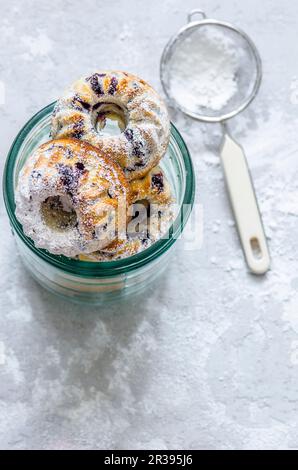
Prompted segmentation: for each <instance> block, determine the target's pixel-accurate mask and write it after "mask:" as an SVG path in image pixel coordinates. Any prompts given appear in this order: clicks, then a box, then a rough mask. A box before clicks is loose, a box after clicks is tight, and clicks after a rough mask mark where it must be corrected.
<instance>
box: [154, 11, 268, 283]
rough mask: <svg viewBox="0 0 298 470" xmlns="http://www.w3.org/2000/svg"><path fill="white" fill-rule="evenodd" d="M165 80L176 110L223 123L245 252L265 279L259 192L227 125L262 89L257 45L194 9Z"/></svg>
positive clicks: (168, 55) (163, 70)
mask: <svg viewBox="0 0 298 470" xmlns="http://www.w3.org/2000/svg"><path fill="white" fill-rule="evenodd" d="M197 16H200V19H199V20H195V19H194V18H195V17H197ZM160 77H161V83H162V85H163V89H164V91H165V93H166V95H167V98H168V99H169V101H170V103H171V104H172V105H173V106H175V107H177V108H179V109H180V110H181V111H182V112H184V113H185V114H187V115H188V116H190V117H192V118H194V119H197V120H200V121H204V122H211V123H212V122H213V123H221V124H222V128H223V131H224V136H223V140H222V145H221V151H220V155H221V161H222V165H223V170H224V174H225V179H226V183H227V188H228V192H229V196H230V200H231V204H232V208H233V211H234V215H235V220H236V223H237V227H238V232H239V235H240V239H241V243H242V247H243V251H244V254H245V257H246V260H247V264H248V266H249V268H250V270H251V271H252V272H253V273H255V274H264V273H265V272H266V271H268V269H269V266H270V258H269V251H268V247H267V241H266V237H265V234H264V228H263V224H262V220H261V216H260V212H259V209H258V204H257V200H256V196H255V191H254V188H253V184H252V180H251V177H250V174H249V170H248V166H247V162H246V158H245V154H244V151H243V149H242V147H241V146H240V145H239V144H237V143H236V142H235V140H233V139H232V137H231V136H230V134H229V133H228V130H227V124H226V122H227V120H228V119H230V118H232V117H234V116H236V115H237V114H238V113H240V112H241V111H243V110H244V109H245V108H246V107H247V106H248V105H249V104H250V103H251V102H252V100H253V99H254V98H255V96H256V94H257V92H258V90H259V88H260V84H261V80H262V65H261V59H260V56H259V53H258V51H257V48H256V46H255V45H254V43H253V42H252V40H251V39H250V38H249V36H247V34H246V33H245V32H243V31H242V30H240V29H239V28H237V27H235V26H233V25H231V24H229V23H225V22H222V21H218V20H214V19H208V18H207V17H206V15H205V13H204V12H202V11H201V10H192V11H191V12H190V13H189V15H188V24H186V25H185V26H184V27H183V28H181V29H180V31H179V32H178V33H177V34H176V35H175V36H174V37H173V38H171V39H170V41H169V42H168V44H167V45H166V47H165V49H164V51H163V54H162V57H161V63H160Z"/></svg>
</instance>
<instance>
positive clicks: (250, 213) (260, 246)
mask: <svg viewBox="0 0 298 470" xmlns="http://www.w3.org/2000/svg"><path fill="white" fill-rule="evenodd" d="M220 155H221V161H222V166H223V170H224V175H225V179H226V184H227V189H228V192H229V196H230V200H231V204H232V208H233V211H234V216H235V221H236V224H237V228H238V232H239V236H240V240H241V243H242V248H243V251H244V254H245V258H246V262H247V265H248V267H249V269H250V270H251V271H252V272H253V273H254V274H265V273H266V272H267V271H268V269H269V268H270V256H269V250H268V246H267V241H266V237H265V233H264V227H263V224H262V220H261V215H260V211H259V208H258V203H257V199H256V195H255V191H254V187H253V183H252V179H251V176H250V173H249V169H248V165H247V161H246V158H245V154H244V151H243V149H242V147H241V146H240V145H238V144H237V143H236V142H235V141H234V140H233V139H232V138H231V136H230V135H229V134H228V133H227V132H225V134H224V137H223V141H222V145H221V151H220Z"/></svg>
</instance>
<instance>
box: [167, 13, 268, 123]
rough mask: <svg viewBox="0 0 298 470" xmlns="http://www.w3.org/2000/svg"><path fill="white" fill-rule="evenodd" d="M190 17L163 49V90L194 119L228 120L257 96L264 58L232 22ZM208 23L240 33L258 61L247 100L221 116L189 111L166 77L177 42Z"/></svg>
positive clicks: (208, 120) (245, 34)
mask: <svg viewBox="0 0 298 470" xmlns="http://www.w3.org/2000/svg"><path fill="white" fill-rule="evenodd" d="M188 18H189V23H188V24H186V25H185V26H183V27H182V28H181V29H180V30H179V31H178V32H177V34H175V35H174V36H172V38H171V39H170V40H169V41H168V43H167V44H166V46H165V48H164V50H163V53H162V56H161V59H160V69H159V73H160V81H161V84H162V87H163V90H164V92H165V94H166V96H167V98H168V100H169V101H170V102H171V103H173V104H174V106H175V107H177V108H179V109H180V110H181V111H182V112H183V113H185V114H187V115H188V116H190V117H192V118H194V119H197V120H198V121H203V122H213V123H215V122H217V123H218V122H224V121H227V120H228V119H231V118H232V117H234V116H236V115H237V114H239V113H241V112H242V111H244V109H246V108H247V106H248V105H249V104H250V103H251V102H252V101H253V100H254V99H255V97H256V95H257V93H258V91H259V89H260V86H261V82H262V60H261V57H260V54H259V52H258V49H257V47H256V45H255V43H254V42H253V41H252V39H251V38H250V37H249V36H248V34H247V33H245V32H244V31H243V30H242V29H240V28H238V27H237V26H234V25H232V24H231V23H228V22H225V21H220V20H215V19H211V18H206V17H205V15H204V16H203V18H204V19H203V20H199V21H192V20H191V14H190V15H189V16H188ZM206 25H209V26H210V25H215V26H220V27H223V28H227V29H229V30H230V31H233V32H235V33H236V34H239V35H240V36H241V37H242V39H244V40H245V41H246V42H247V44H248V45H249V47H250V49H251V51H252V54H253V57H254V60H255V63H256V79H255V83H254V86H253V89H252V91H251V93H250V95H249V96H248V97H247V98H246V100H245V101H243V103H242V104H241V105H239V106H238V107H237V108H235V109H234V110H233V111H230V112H229V113H226V114H222V115H219V116H206V115H204V114H199V113H195V112H193V111H189V110H188V109H187V108H185V107H184V106H183V105H181V104H180V103H178V101H176V99H175V97H174V96H173V95H172V94H171V93H170V90H169V87H168V86H167V84H166V79H165V70H166V61H167V58H168V57H169V56H170V54H171V52H172V50H173V48H174V46H175V45H176V43H177V42H178V41H179V40H180V39H181V38H182V37H183V35H185V33H186V32H188V31H190V30H191V29H196V28H199V27H201V26H206Z"/></svg>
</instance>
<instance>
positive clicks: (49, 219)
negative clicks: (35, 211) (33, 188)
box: [41, 196, 77, 232]
mask: <svg viewBox="0 0 298 470" xmlns="http://www.w3.org/2000/svg"><path fill="white" fill-rule="evenodd" d="M41 214H42V217H43V219H44V221H45V223H46V225H47V226H48V227H50V228H51V229H52V230H55V231H57V232H63V231H65V230H70V229H72V228H74V227H75V226H76V224H77V214H76V212H75V210H74V208H73V206H72V203H71V200H70V197H69V196H51V197H48V198H47V199H45V201H43V202H42V204H41Z"/></svg>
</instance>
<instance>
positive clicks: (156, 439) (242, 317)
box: [0, 0, 298, 449]
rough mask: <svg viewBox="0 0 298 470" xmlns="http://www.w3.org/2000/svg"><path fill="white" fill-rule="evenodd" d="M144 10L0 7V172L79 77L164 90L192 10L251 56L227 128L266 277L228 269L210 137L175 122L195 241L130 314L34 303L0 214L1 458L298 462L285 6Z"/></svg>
mask: <svg viewBox="0 0 298 470" xmlns="http://www.w3.org/2000/svg"><path fill="white" fill-rule="evenodd" d="M144 3H145V2H140V1H136V0H126V1H125V2H124V1H116V0H114V1H113V2H103V1H95V0H84V2H82V1H78V0H72V1H68V0H63V1H58V0H52V1H51V2H46V1H44V0H42V1H35V0H34V1H33V0H25V1H22V2H21V1H16V0H12V1H10V2H5V1H4V0H1V1H0V9H1V19H0V38H1V44H2V47H1V49H0V81H1V84H0V95H1V96H0V98H1V99H0V102H1V104H0V116H1V141H0V149H1V163H0V164H1V169H2V168H3V164H4V159H5V156H6V153H7V151H8V148H9V146H10V144H11V142H12V139H13V138H14V136H15V135H16V133H17V132H18V130H19V129H20V127H21V126H22V125H23V124H24V123H25V122H26V121H27V120H28V118H29V117H30V116H31V115H32V114H33V113H35V112H36V111H37V110H39V109H40V108H41V107H43V106H45V105H46V104H47V103H49V102H50V101H52V100H54V99H55V98H56V97H57V96H59V94H60V93H61V90H63V88H64V87H65V85H67V84H68V83H70V82H71V81H73V80H74V79H76V78H78V77H80V76H81V75H84V74H86V73H89V72H92V71H93V70H94V69H97V68H108V69H111V68H119V69H125V70H128V71H131V72H134V73H136V74H139V75H140V76H141V77H143V78H144V79H147V80H148V81H149V82H150V83H152V84H153V85H154V86H155V87H156V88H157V89H159V90H160V91H161V89H160V83H159V77H158V64H159V57H160V54H161V52H162V48H163V46H164V45H165V43H166V41H167V40H168V38H169V36H170V35H172V34H173V33H174V32H175V31H176V30H177V29H178V28H179V27H180V26H182V25H183V23H184V21H185V14H186V12H187V10H189V9H191V8H193V7H198V6H199V7H201V8H204V9H205V10H206V11H207V12H208V14H209V15H210V16H215V17H216V18H219V19H223V20H228V21H231V22H234V23H236V24H237V25H239V26H241V27H242V28H243V29H244V30H246V31H247V32H248V33H249V34H250V35H251V36H252V37H253V39H254V40H255V42H256V44H257V45H258V47H259V50H260V53H261V55H262V58H263V62H264V81H263V86H262V89H261V92H260V95H259V97H258V99H257V100H256V102H255V103H254V104H253V105H252V107H251V108H250V109H249V110H248V111H247V112H245V113H244V114H243V116H241V117H239V118H237V119H235V121H234V122H233V123H232V128H233V132H234V135H235V136H236V137H237V138H238V139H239V141H241V143H242V144H243V146H244V147H245V149H246V152H247V156H248V159H249V162H250V166H251V169H252V172H253V176H254V181H255V185H256V189H257V193H258V197H259V203H260V207H261V210H262V212H263V215H264V221H265V225H266V230H267V233H268V236H269V238H270V248H271V254H272V270H271V272H270V273H269V274H268V275H267V276H266V277H264V278H255V277H253V276H251V275H250V274H249V273H248V272H247V270H246V266H245V264H244V262H243V258H242V253H241V249H240V245H239V242H238V238H237V235H236V233H235V228H234V227H233V224H232V221H231V212H230V208H229V204H228V202H227V198H226V195H225V190H224V183H223V179H222V172H221V168H220V166H219V161H218V157H217V150H218V143H219V138H220V129H219V128H217V127H216V126H215V127H214V126H205V125H201V124H199V123H196V122H193V121H191V120H189V119H187V118H184V117H182V116H181V115H180V114H179V113H176V114H175V113H172V118H173V121H174V122H175V123H176V124H177V126H178V127H179V129H180V131H181V132H182V134H183V136H184V137H185V140H186V142H187V144H188V146H189V149H190V151H191V153H192V156H193V160H194V163H195V168H196V175H197V188H198V189H197V201H198V202H200V203H201V204H202V205H203V208H204V240H203V245H202V248H201V249H200V250H197V251H189V250H185V249H184V248H185V247H184V245H183V243H182V242H181V243H180V244H179V246H178V249H177V250H176V252H175V256H174V257H173V260H172V263H171V266H170V269H169V270H168V272H167V273H166V276H165V277H164V278H163V279H162V281H161V282H160V284H159V286H158V288H156V289H155V290H153V289H151V290H149V291H148V292H147V293H146V295H145V296H144V298H143V299H142V300H141V302H139V301H137V300H136V299H133V298H132V299H131V300H128V301H126V302H123V303H122V304H120V305H112V306H109V307H107V308H100V309H99V308H84V307H79V306H74V305H71V304H68V303H66V302H64V301H62V300H59V299H57V298H55V297H54V296H52V295H50V294H49V293H47V292H46V291H44V290H43V289H41V288H40V287H39V286H38V285H37V284H36V283H35V282H34V281H33V280H31V278H29V277H28V276H27V274H26V272H25V271H24V269H23V267H22V264H21V263H20V259H19V258H18V254H17V253H16V249H15V245H14V241H13V238H12V236H11V234H10V230H9V224H8V221H7V218H6V214H5V210H4V206H3V203H2V202H1V206H0V211H1V212H0V216H1V245H0V250H1V267H0V269H1V271H0V278H1V290H0V311H1V315H0V448H10V449H23V448H26V449H30V448H34V449H37V448H42V449H46V448H51V449H55V448H58V449H61V448H66V449H68V448H78V449H89V448H106V449H119V448H124V449H132V448H143V449H146V448H159V449H174V448H182V449H186V448H190V449H199V448H207V449H223V448H224V449H230V448H233V449H235V448H237V449H244V448H249V449H253V448H298V422H297V419H298V418H297V411H298V369H297V367H298V294H297V287H298V271H297V267H298V263H297V239H298V237H297V235H298V230H297V227H298V224H297V217H298V204H297V200H298V183H297V182H298V158H297V154H298V137H297V128H298V119H297V112H298V62H297V57H298V42H297V24H298V4H297V3H296V2H293V1H292V0H283V1H282V2H280V1H277V0H263V1H262V2H260V1H259V0H258V1H257V0H247V1H245V2H238V1H233V0H221V1H220V2H219V1H217V0H208V1H207V0H201V1H200V2H197V1H195V0H193V1H192V0H191V1H185V2H181V1H179V0H164V1H162V2H161V1H157V0H154V1H151V2H146V6H144ZM4 88H5V90H4ZM4 91H5V96H4Z"/></svg>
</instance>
